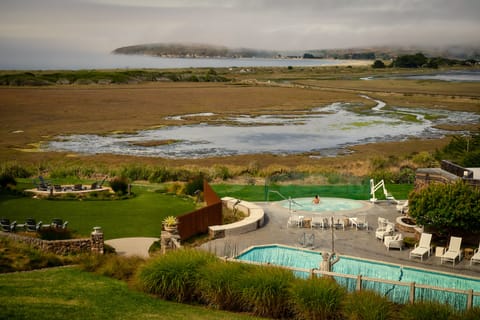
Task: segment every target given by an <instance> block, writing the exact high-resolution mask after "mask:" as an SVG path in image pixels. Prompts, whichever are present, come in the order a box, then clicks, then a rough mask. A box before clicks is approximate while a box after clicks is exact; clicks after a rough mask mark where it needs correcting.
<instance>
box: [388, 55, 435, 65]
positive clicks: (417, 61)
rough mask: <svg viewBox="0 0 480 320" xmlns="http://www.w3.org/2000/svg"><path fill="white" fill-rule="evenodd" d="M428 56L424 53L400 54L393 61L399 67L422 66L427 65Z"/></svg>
mask: <svg viewBox="0 0 480 320" xmlns="http://www.w3.org/2000/svg"><path fill="white" fill-rule="evenodd" d="M427 62H428V58H427V57H425V55H424V54H423V53H420V52H419V53H416V54H413V55H404V56H399V57H398V58H397V59H395V60H394V61H393V66H394V67H397V68H420V67H422V66H424V65H426V64H427Z"/></svg>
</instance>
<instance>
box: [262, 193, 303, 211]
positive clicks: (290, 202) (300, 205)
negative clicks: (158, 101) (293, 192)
mask: <svg viewBox="0 0 480 320" xmlns="http://www.w3.org/2000/svg"><path fill="white" fill-rule="evenodd" d="M270 193H275V194H278V195H279V196H280V197H281V198H282V199H283V200H285V201H288V211H292V204H295V205H297V206H299V207H303V205H302V204H300V203H298V202H297V201H295V200H293V199H292V198H291V197H288V199H287V197H285V196H284V195H283V194H281V193H280V192H279V191H277V190H268V193H267V195H268V194H270ZM267 201H270V199H269V197H268V196H267Z"/></svg>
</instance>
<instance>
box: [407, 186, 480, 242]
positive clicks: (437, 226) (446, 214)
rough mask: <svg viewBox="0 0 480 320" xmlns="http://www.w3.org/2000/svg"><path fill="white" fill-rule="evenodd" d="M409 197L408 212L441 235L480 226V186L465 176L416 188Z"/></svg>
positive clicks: (475, 230) (418, 222)
mask: <svg viewBox="0 0 480 320" xmlns="http://www.w3.org/2000/svg"><path fill="white" fill-rule="evenodd" d="M408 200H409V201H408V205H409V209H408V210H409V211H408V213H409V215H410V216H411V217H412V218H414V219H415V220H416V222H417V224H419V225H422V226H424V227H426V228H427V229H432V230H434V231H436V232H437V233H439V234H441V235H451V234H453V233H455V232H457V233H464V232H478V231H479V230H480V189H479V188H475V187H473V186H470V185H468V184H466V183H465V182H464V181H463V180H459V181H457V182H455V183H451V184H440V183H431V184H429V185H428V186H426V187H424V188H421V189H419V190H415V191H413V192H412V193H411V194H410V195H409V199H408Z"/></svg>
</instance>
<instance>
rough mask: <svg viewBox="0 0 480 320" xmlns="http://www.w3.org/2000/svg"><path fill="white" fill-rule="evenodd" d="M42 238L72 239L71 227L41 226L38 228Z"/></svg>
mask: <svg viewBox="0 0 480 320" xmlns="http://www.w3.org/2000/svg"><path fill="white" fill-rule="evenodd" d="M38 234H39V236H40V239H43V240H66V239H72V234H71V232H70V230H69V229H56V228H41V229H39V230H38Z"/></svg>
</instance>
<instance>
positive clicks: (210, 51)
mask: <svg viewBox="0 0 480 320" xmlns="http://www.w3.org/2000/svg"><path fill="white" fill-rule="evenodd" d="M112 53H114V54H141V55H148V56H155V57H181V58H195V57H197V58H202V57H208V58H214V57H222V58H254V57H257V58H274V57H277V56H278V55H279V53H277V52H274V51H267V50H257V49H248V48H238V49H232V48H227V47H224V46H214V45H209V44H182V43H152V44H139V45H133V46H126V47H121V48H117V49H115V50H113V52H112Z"/></svg>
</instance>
